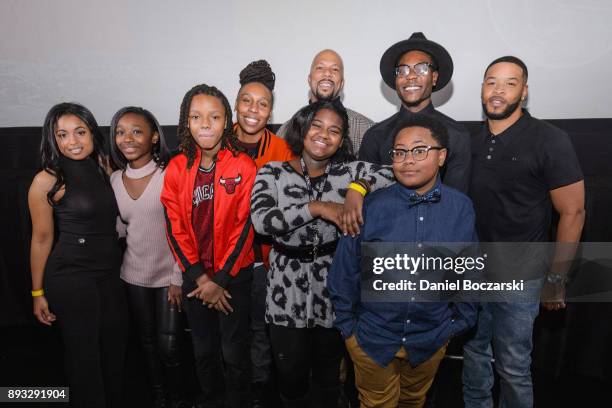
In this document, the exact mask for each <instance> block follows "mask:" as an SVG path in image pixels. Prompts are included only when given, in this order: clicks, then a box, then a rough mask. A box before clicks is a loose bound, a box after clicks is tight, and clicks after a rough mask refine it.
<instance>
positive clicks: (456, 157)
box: [359, 33, 470, 193]
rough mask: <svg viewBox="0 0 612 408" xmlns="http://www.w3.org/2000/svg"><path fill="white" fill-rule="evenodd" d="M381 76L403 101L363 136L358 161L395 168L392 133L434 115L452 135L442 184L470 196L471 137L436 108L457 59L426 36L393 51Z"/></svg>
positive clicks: (398, 45)
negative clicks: (407, 121)
mask: <svg viewBox="0 0 612 408" xmlns="http://www.w3.org/2000/svg"><path fill="white" fill-rule="evenodd" d="M380 73H381V75H382V78H383V80H384V81H385V83H386V84H387V85H388V86H389V87H390V88H393V89H395V90H396V92H397V95H398V96H399V98H400V99H401V101H402V105H401V107H400V110H399V112H398V113H396V114H395V115H393V116H391V117H390V118H387V119H385V120H383V121H382V122H380V123H378V124H377V125H374V126H373V127H372V128H370V129H369V130H368V131H367V132H366V133H365V135H364V136H363V141H362V143H361V147H360V149H359V160H364V161H367V162H370V163H376V164H391V158H390V156H389V150H390V149H391V148H393V132H392V130H393V128H394V127H395V125H396V124H397V123H398V122H399V121H400V120H402V119H404V118H407V117H410V116H412V115H414V114H415V113H419V114H422V115H426V116H431V117H433V118H435V119H437V120H439V121H440V122H442V123H443V124H444V125H445V126H446V129H447V131H448V137H449V146H448V157H447V160H446V165H445V166H444V168H443V169H442V173H441V174H442V181H443V182H444V184H446V185H447V186H450V187H453V188H455V189H457V190H459V191H461V192H462V193H467V190H468V186H469V170H470V134H469V132H468V131H467V129H466V128H465V127H464V126H463V125H461V124H459V123H457V122H456V121H454V120H453V119H451V118H449V117H448V116H446V115H444V114H443V113H441V112H439V111H437V110H435V109H434V107H433V105H432V103H431V93H432V92H436V91H439V90H440V89H442V88H444V86H445V85H446V84H448V82H449V81H450V79H451V76H452V75H453V60H452V58H451V56H450V54H449V53H448V51H446V50H445V49H444V47H442V46H441V45H440V44H438V43H436V42H433V41H430V40H428V39H427V38H425V36H424V35H423V33H413V34H412V36H410V38H409V39H407V40H404V41H400V42H398V43H396V44H394V45H393V46H391V47H390V48H389V49H388V50H387V51H385V53H384V54H383V56H382V58H381V59H380Z"/></svg>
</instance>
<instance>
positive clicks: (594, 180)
mask: <svg viewBox="0 0 612 408" xmlns="http://www.w3.org/2000/svg"><path fill="white" fill-rule="evenodd" d="M549 122H551V123H552V124H554V125H556V126H558V127H560V128H562V129H564V130H565V131H566V132H567V133H568V134H569V135H570V137H571V140H572V142H573V144H574V147H575V149H576V152H577V154H578V158H579V160H580V163H581V166H582V170H583V172H584V176H585V183H586V192H587V194H586V225H585V228H584V232H583V237H582V240H583V241H612V119H576V120H572V119H567V120H566V119H564V120H550V121H549ZM464 124H465V125H466V126H467V127H468V128H469V129H470V131H471V132H472V134H474V133H476V132H478V130H479V129H480V127H481V126H482V124H481V123H480V122H464ZM272 128H273V130H274V129H276V128H277V126H272ZM103 130H104V132H105V133H106V134H107V132H108V128H103ZM164 132H165V134H166V137H167V139H168V142H169V144H170V146H172V147H175V146H176V126H164ZM40 135H41V128H40V127H22V128H0V141H1V142H2V149H0V183H1V190H0V191H2V194H1V196H0V197H1V198H0V214H1V217H2V228H0V240H1V242H2V250H1V251H0V329H1V328H8V327H15V326H31V325H34V324H36V323H35V322H34V319H33V316H32V300H31V297H30V293H29V292H30V275H29V259H28V256H29V240H30V228H31V225H30V219H29V215H28V208H27V192H28V188H29V185H30V183H31V181H32V178H33V176H34V175H35V173H36V172H37V170H38V168H39V160H38V148H39V143H40ZM535 341H536V351H538V350H542V352H536V353H535V355H534V358H535V363H536V364H538V365H539V366H540V367H542V369H543V370H545V371H551V372H554V373H558V372H559V371H563V370H572V371H577V372H584V373H585V374H586V375H589V376H594V377H597V378H600V379H602V378H607V379H610V378H612V373H611V372H610V368H609V367H611V366H612V352H611V351H610V350H611V349H612V348H611V347H610V345H611V344H612V304H611V303H608V304H575V305H570V306H569V307H568V309H567V310H566V311H564V312H560V313H557V314H555V315H552V314H549V313H543V314H541V315H540V317H539V318H538V322H537V325H536V336H535Z"/></svg>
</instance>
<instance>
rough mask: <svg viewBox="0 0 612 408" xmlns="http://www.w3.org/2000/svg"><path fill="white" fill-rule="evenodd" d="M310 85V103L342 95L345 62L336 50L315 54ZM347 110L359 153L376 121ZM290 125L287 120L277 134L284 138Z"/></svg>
mask: <svg viewBox="0 0 612 408" xmlns="http://www.w3.org/2000/svg"><path fill="white" fill-rule="evenodd" d="M308 86H309V87H310V91H309V93H308V97H309V103H312V102H316V101H321V100H331V99H336V98H339V97H340V93H341V92H342V88H343V86H344V63H343V62H342V58H341V57H340V55H338V53H337V52H336V51H334V50H329V49H327V50H323V51H321V52H319V53H318V54H317V55H315V57H314V59H313V60H312V64H311V65H310V73H309V74H308ZM346 112H347V113H348V118H349V129H348V131H349V138H350V139H351V144H352V145H353V151H354V152H355V153H357V152H358V151H359V147H360V146H361V140H362V139H363V135H364V134H365V132H366V131H367V130H368V129H369V128H371V127H372V126H373V125H374V122H373V121H371V120H370V119H368V118H367V117H365V116H363V115H362V114H360V113H358V112H355V111H354V110H351V109H348V108H346ZM288 125H289V121H287V122H285V123H284V124H283V125H282V126H281V127H280V129H279V130H278V132H276V134H277V135H278V136H280V137H283V138H284V137H285V134H286V133H287V128H288Z"/></svg>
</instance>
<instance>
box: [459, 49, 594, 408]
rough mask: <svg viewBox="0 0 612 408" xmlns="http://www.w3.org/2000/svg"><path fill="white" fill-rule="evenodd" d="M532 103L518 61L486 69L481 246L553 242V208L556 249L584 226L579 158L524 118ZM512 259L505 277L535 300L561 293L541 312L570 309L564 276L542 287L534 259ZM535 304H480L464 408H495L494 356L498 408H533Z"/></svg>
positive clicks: (558, 135) (477, 145)
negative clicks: (545, 294)
mask: <svg viewBox="0 0 612 408" xmlns="http://www.w3.org/2000/svg"><path fill="white" fill-rule="evenodd" d="M526 97H527V67H526V66H525V64H524V63H523V62H522V61H521V60H520V59H518V58H516V57H502V58H498V59H496V60H495V61H493V62H492V63H491V64H489V66H488V67H487V69H486V71H485V76H484V82H483V84H482V106H483V110H484V112H485V115H486V116H487V121H486V124H485V126H484V127H483V131H482V132H481V134H480V135H478V136H476V137H475V138H474V139H473V141H472V178H471V185H470V195H471V198H472V200H473V202H474V208H475V210H476V230H477V232H478V236H479V238H480V240H481V241H482V242H515V243H516V242H522V243H528V242H530V243H533V242H546V241H550V239H549V236H548V234H549V228H550V226H551V215H552V209H553V207H554V209H555V210H556V211H557V212H558V213H559V216H560V219H559V224H558V226H557V236H556V241H557V242H563V243H576V242H578V241H579V240H580V234H581V231H582V226H583V224H584V182H583V177H582V172H581V170H580V166H579V164H578V159H577V158H576V154H575V152H574V149H573V147H572V144H571V142H570V140H569V137H568V136H567V135H566V134H565V133H564V132H563V131H561V130H560V129H558V128H556V127H554V126H552V125H550V124H548V123H546V122H543V121H540V120H538V119H535V118H533V117H532V116H531V115H530V114H529V113H528V112H527V111H526V110H524V109H522V101H524V99H525V98H526ZM532 246H535V245H532ZM526 247H528V246H526ZM559 247H560V246H559ZM557 251H558V250H557ZM558 255H559V252H557V253H556V255H555V256H556V257H557V258H556V260H558ZM515 258H516V259H512V258H510V257H508V256H506V257H503V262H504V265H503V266H504V268H502V269H504V270H505V271H508V270H509V269H510V271H511V273H512V276H511V278H518V279H523V278H524V279H526V282H525V287H526V288H527V290H530V291H531V293H532V294H534V295H535V296H539V293H540V289H541V288H542V284H544V289H545V290H549V289H550V287H554V288H556V289H557V291H558V295H559V297H557V298H555V299H554V301H550V299H548V300H549V301H547V302H545V303H544V306H545V307H546V308H547V309H552V310H555V309H559V308H563V307H565V304H564V303H563V295H564V292H563V286H562V284H563V283H564V280H565V276H563V275H555V274H553V273H550V272H549V273H548V274H547V277H546V278H544V276H543V275H544V274H545V271H542V270H541V269H542V268H541V267H540V268H539V275H537V274H536V275H534V270H533V268H532V266H533V265H534V262H533V260H530V259H527V258H529V257H528V256H523V257H515ZM519 258H525V259H519ZM509 265H512V267H510V268H509V267H508V266H509ZM536 272H538V271H537V270H536ZM494 274H495V273H494ZM506 278H508V276H506ZM533 299H538V297H533V298H532V300H531V301H530V302H525V303H519V302H496V303H482V310H481V312H480V314H479V318H478V325H477V329H476V333H475V335H474V337H473V338H471V339H470V340H469V341H468V342H467V344H466V345H465V348H464V368H463V391H464V402H465V406H466V408H473V407H493V401H492V396H491V388H492V386H493V370H492V367H491V357H495V369H496V371H497V373H498V374H499V377H500V406H505V407H512V408H521V407H532V406H533V388H532V383H531V373H530V365H531V357H530V356H531V349H532V341H531V337H532V331H533V322H534V320H535V318H536V316H537V314H538V311H539V302H537V301H535V300H533ZM491 345H492V346H493V350H494V351H493V352H492V348H491Z"/></svg>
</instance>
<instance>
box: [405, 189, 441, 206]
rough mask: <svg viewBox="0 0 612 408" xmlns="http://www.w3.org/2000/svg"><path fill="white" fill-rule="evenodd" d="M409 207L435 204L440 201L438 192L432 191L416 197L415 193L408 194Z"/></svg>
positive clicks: (437, 190)
mask: <svg viewBox="0 0 612 408" xmlns="http://www.w3.org/2000/svg"><path fill="white" fill-rule="evenodd" d="M409 200H410V207H414V206H415V205H419V204H421V203H437V202H438V201H440V190H439V189H437V188H436V189H434V190H431V191H430V192H429V193H427V194H425V195H418V194H417V193H412V194H410V198H409Z"/></svg>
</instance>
